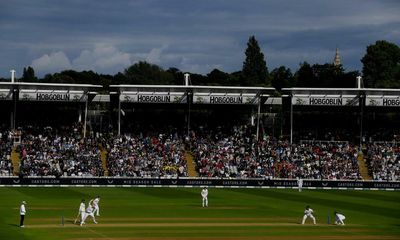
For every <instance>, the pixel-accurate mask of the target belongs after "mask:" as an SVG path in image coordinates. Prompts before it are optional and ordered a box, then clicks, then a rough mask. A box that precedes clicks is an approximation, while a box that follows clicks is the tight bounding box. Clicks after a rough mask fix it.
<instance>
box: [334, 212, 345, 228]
mask: <svg viewBox="0 0 400 240" xmlns="http://www.w3.org/2000/svg"><path fill="white" fill-rule="evenodd" d="M345 219H346V217H345V216H344V215H343V214H341V213H338V212H336V211H335V224H336V225H344V220H345Z"/></svg>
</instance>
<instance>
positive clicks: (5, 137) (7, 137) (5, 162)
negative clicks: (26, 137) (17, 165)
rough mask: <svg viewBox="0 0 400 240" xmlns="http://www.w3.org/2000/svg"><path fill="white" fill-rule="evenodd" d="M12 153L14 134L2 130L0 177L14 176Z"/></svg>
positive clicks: (0, 139) (0, 134)
mask: <svg viewBox="0 0 400 240" xmlns="http://www.w3.org/2000/svg"><path fill="white" fill-rule="evenodd" d="M11 151H12V133H11V131H9V130H6V129H0V176H11V175H12V172H13V167H12V163H11Z"/></svg>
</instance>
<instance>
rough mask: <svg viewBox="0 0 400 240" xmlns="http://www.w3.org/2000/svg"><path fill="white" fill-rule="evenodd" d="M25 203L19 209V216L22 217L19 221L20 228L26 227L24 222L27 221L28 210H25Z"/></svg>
mask: <svg viewBox="0 0 400 240" xmlns="http://www.w3.org/2000/svg"><path fill="white" fill-rule="evenodd" d="M25 204H26V202H25V201H22V203H21V206H20V207H19V215H20V216H21V218H20V220H19V226H20V227H22V228H23V227H25V225H24V221H25V214H26V208H25Z"/></svg>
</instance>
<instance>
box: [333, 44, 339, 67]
mask: <svg viewBox="0 0 400 240" xmlns="http://www.w3.org/2000/svg"><path fill="white" fill-rule="evenodd" d="M333 65H334V66H335V67H338V66H340V65H341V63H340V55H339V48H336V54H335V59H334V60H333Z"/></svg>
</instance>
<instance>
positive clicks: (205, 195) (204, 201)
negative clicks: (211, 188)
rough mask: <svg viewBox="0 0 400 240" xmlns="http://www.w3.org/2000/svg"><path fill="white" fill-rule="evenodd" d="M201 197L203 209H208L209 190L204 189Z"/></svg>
mask: <svg viewBox="0 0 400 240" xmlns="http://www.w3.org/2000/svg"><path fill="white" fill-rule="evenodd" d="M201 197H202V198H203V207H208V189H207V187H204V188H203V190H201Z"/></svg>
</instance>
